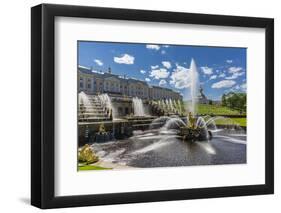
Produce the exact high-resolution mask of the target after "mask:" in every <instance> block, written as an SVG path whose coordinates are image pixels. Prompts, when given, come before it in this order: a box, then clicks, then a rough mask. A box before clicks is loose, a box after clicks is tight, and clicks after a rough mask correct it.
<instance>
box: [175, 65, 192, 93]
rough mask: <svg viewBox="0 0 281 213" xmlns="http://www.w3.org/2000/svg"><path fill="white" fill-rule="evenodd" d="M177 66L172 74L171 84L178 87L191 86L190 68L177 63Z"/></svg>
mask: <svg viewBox="0 0 281 213" xmlns="http://www.w3.org/2000/svg"><path fill="white" fill-rule="evenodd" d="M176 66H177V68H176V69H174V72H172V74H171V80H170V84H172V85H174V86H175V88H177V89H183V88H188V87H190V83H191V75H190V72H189V69H187V68H185V67H183V66H180V65H176Z"/></svg>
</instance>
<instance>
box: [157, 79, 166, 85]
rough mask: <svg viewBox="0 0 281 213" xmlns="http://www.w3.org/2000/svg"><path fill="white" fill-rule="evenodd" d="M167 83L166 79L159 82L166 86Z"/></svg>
mask: <svg viewBox="0 0 281 213" xmlns="http://www.w3.org/2000/svg"><path fill="white" fill-rule="evenodd" d="M166 84H167V81H165V80H164V79H162V80H161V81H160V82H159V86H164V85H166Z"/></svg>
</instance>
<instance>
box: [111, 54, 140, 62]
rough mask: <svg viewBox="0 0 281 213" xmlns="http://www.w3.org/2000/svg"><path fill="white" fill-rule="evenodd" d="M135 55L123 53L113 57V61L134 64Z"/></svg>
mask: <svg viewBox="0 0 281 213" xmlns="http://www.w3.org/2000/svg"><path fill="white" fill-rule="evenodd" d="M134 60H135V57H134V56H131V55H128V54H123V55H122V56H121V57H114V62H116V63H118V64H134Z"/></svg>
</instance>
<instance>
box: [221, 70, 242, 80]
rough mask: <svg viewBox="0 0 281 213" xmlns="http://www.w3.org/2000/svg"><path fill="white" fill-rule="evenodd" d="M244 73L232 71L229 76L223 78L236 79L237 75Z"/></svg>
mask: <svg viewBox="0 0 281 213" xmlns="http://www.w3.org/2000/svg"><path fill="white" fill-rule="evenodd" d="M244 74H245V73H244V72H236V73H233V74H232V75H231V76H228V77H226V78H225V79H228V80H231V79H236V78H238V77H239V76H241V75H244Z"/></svg>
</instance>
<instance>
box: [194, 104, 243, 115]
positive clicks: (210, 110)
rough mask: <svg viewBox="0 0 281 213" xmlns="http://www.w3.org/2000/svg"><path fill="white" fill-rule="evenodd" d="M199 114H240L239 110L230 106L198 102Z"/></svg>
mask: <svg viewBox="0 0 281 213" xmlns="http://www.w3.org/2000/svg"><path fill="white" fill-rule="evenodd" d="M198 113H199V114H207V115H210V114H214V115H240V112H239V111H238V110H233V109H230V108H228V107H223V106H219V105H209V104H198Z"/></svg>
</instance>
